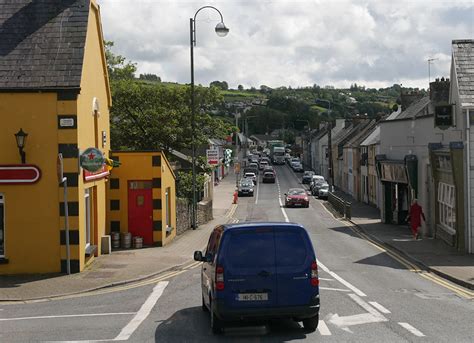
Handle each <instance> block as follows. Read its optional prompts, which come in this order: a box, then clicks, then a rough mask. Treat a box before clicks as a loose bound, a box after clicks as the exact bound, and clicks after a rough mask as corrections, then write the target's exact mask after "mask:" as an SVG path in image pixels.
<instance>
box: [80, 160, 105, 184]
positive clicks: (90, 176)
mask: <svg viewBox="0 0 474 343" xmlns="http://www.w3.org/2000/svg"><path fill="white" fill-rule="evenodd" d="M108 175H110V171H109V169H108V168H107V166H106V165H105V164H103V165H102V168H101V169H99V170H97V171H95V172H90V171H87V170H85V169H84V181H93V180H99V179H103V178H104V177H106V176H108Z"/></svg>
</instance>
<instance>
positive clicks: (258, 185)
mask: <svg viewBox="0 0 474 343" xmlns="http://www.w3.org/2000/svg"><path fill="white" fill-rule="evenodd" d="M259 188H260V182H258V180H257V194H256V195H255V205H257V204H258V189H259Z"/></svg>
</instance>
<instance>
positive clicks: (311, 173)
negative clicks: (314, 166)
mask: <svg viewBox="0 0 474 343" xmlns="http://www.w3.org/2000/svg"><path fill="white" fill-rule="evenodd" d="M313 174H314V172H312V171H305V172H304V176H312V175H313Z"/></svg>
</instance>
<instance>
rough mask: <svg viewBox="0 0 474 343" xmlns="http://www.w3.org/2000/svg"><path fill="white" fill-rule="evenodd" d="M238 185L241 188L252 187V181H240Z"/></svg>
mask: <svg viewBox="0 0 474 343" xmlns="http://www.w3.org/2000/svg"><path fill="white" fill-rule="evenodd" d="M240 185H241V186H243V187H248V186H252V185H253V182H252V180H249V179H247V180H242V181H240Z"/></svg>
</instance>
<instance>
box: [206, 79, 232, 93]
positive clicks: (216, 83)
mask: <svg viewBox="0 0 474 343" xmlns="http://www.w3.org/2000/svg"><path fill="white" fill-rule="evenodd" d="M209 86H210V87H216V88H219V89H221V90H223V91H226V90H228V89H229V85H228V84H227V82H225V81H222V82H221V81H212V82H211V83H210V85H209Z"/></svg>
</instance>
